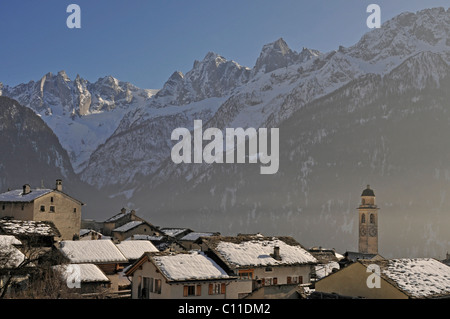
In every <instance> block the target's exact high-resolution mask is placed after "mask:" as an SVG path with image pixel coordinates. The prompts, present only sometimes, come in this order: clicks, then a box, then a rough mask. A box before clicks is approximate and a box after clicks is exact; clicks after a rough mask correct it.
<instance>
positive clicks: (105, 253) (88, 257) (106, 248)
mask: <svg viewBox="0 0 450 319" xmlns="http://www.w3.org/2000/svg"><path fill="white" fill-rule="evenodd" d="M59 249H60V251H61V252H62V253H63V255H64V256H66V257H67V258H68V259H69V260H70V262H71V263H73V264H82V263H125V262H127V261H128V260H127V259H126V258H125V256H124V255H123V254H122V253H121V252H120V250H119V248H117V247H116V245H115V244H114V243H113V242H112V241H110V240H76V241H73V240H66V241H61V243H60V248H59Z"/></svg>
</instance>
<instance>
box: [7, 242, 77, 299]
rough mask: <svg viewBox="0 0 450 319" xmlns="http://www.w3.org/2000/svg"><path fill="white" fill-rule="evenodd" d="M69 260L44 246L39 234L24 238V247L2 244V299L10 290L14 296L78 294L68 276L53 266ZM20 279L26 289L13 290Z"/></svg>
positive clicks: (10, 293) (60, 296)
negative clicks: (68, 283)
mask: <svg viewBox="0 0 450 319" xmlns="http://www.w3.org/2000/svg"><path fill="white" fill-rule="evenodd" d="M65 262H66V261H65V260H64V259H63V257H62V256H61V254H59V252H58V251H57V250H55V249H52V247H45V246H43V245H42V243H41V242H40V241H39V239H38V238H35V237H30V238H27V240H23V241H22V245H21V247H20V250H19V249H18V248H16V247H15V246H14V245H13V244H12V242H11V243H9V245H8V243H7V244H6V245H0V299H2V298H5V297H6V295H7V292H8V291H9V294H8V295H9V297H10V298H14V297H19V298H64V297H67V296H70V297H75V296H76V295H73V294H72V293H71V292H70V291H69V288H68V287H67V285H66V281H65V279H64V278H63V277H62V276H61V274H60V273H59V272H57V271H55V269H54V268H53V266H54V265H57V264H63V263H65ZM19 279H22V282H25V283H26V289H23V287H22V289H12V288H14V287H15V286H16V285H18V282H19ZM72 295H73V296H72Z"/></svg>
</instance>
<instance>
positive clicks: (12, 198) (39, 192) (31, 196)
mask: <svg viewBox="0 0 450 319" xmlns="http://www.w3.org/2000/svg"><path fill="white" fill-rule="evenodd" d="M51 192H53V189H32V190H31V191H30V192H29V193H27V194H25V195H22V194H23V189H15V190H12V191H8V192H5V193H2V194H0V202H24V203H28V202H32V201H34V200H35V199H36V198H39V197H41V196H44V195H45V194H48V193H51Z"/></svg>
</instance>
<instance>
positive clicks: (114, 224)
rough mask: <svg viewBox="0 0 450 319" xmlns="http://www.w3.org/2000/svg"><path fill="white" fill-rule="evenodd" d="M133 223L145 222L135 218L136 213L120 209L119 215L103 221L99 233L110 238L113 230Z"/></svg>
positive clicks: (137, 217)
mask: <svg viewBox="0 0 450 319" xmlns="http://www.w3.org/2000/svg"><path fill="white" fill-rule="evenodd" d="M133 221H142V222H144V221H145V220H144V219H142V218H141V217H139V216H137V215H136V211H134V210H127V209H126V208H122V209H121V210H120V213H118V214H116V215H114V216H112V217H110V218H108V219H107V220H105V221H104V222H103V224H102V228H101V229H100V230H99V231H100V232H101V233H102V234H103V235H105V236H112V231H113V230H114V229H116V228H118V227H120V226H122V225H125V224H127V223H129V222H133Z"/></svg>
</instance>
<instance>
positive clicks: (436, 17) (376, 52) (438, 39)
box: [348, 8, 450, 63]
mask: <svg viewBox="0 0 450 319" xmlns="http://www.w3.org/2000/svg"><path fill="white" fill-rule="evenodd" d="M449 34H450V10H447V11H445V9H444V8H433V9H425V10H422V11H419V12H417V13H409V12H406V13H402V14H400V15H398V16H396V17H394V18H392V19H391V20H389V21H387V22H385V23H383V25H382V26H381V28H379V29H374V30H372V31H371V32H368V33H367V34H365V35H364V36H363V37H362V38H361V40H360V41H359V42H358V43H356V44H355V45H354V46H352V47H350V48H349V50H348V52H349V54H350V55H351V56H353V57H356V58H361V59H363V60H365V61H368V62H370V63H377V62H379V61H381V60H387V59H390V60H393V59H396V58H401V59H404V58H406V57H408V56H409V55H412V54H415V53H417V52H419V51H432V52H447V55H448V51H449V50H450V39H449V37H448V35H449Z"/></svg>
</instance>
